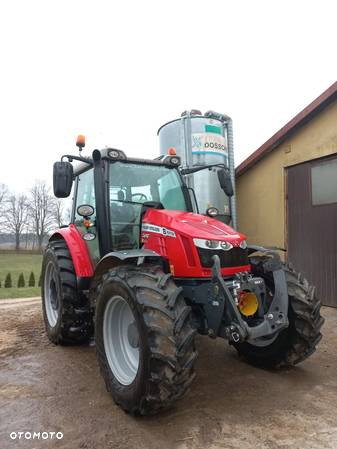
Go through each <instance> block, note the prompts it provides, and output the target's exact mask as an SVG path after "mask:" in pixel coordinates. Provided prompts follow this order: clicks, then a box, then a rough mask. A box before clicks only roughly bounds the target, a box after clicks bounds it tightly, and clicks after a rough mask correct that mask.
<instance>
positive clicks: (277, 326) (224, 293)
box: [212, 246, 289, 343]
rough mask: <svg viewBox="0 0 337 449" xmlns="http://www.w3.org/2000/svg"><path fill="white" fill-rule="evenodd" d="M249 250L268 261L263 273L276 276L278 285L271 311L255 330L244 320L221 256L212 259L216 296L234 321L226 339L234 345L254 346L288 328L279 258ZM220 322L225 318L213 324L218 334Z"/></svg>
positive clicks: (255, 248)
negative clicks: (221, 266)
mask: <svg viewBox="0 0 337 449" xmlns="http://www.w3.org/2000/svg"><path fill="white" fill-rule="evenodd" d="M249 249H251V253H253V252H261V253H263V254H264V255H265V256H267V257H268V258H267V260H266V261H265V262H264V269H265V271H269V272H272V273H273V278H274V285H275V291H274V298H273V301H272V303H271V305H270V307H269V310H268V311H267V313H265V314H264V317H263V321H262V322H261V323H260V324H258V325H257V326H253V327H251V326H249V325H248V323H247V322H246V321H245V320H244V319H243V318H242V316H241V313H240V311H239V309H238V307H237V304H236V302H235V299H234V298H233V295H232V294H231V292H230V290H229V288H228V286H227V285H226V283H225V281H224V279H223V278H222V276H221V268H220V259H219V256H217V255H215V256H213V260H214V263H213V267H212V274H213V276H212V284H213V290H214V293H216V294H217V297H218V299H219V302H220V304H221V305H222V306H223V309H225V308H227V310H228V312H229V315H230V316H231V318H232V322H231V324H230V325H229V326H228V327H226V328H225V337H226V338H228V339H229V340H230V341H233V342H235V343H238V342H242V341H248V342H249V343H254V340H256V339H258V338H261V337H268V336H271V335H273V334H275V333H276V332H279V331H280V330H281V329H283V328H285V327H288V325H289V322H288V289H287V283H286V278H285V273H284V270H283V267H282V262H281V259H280V256H279V254H278V253H277V252H276V251H274V250H270V249H267V248H263V247H259V246H252V247H249ZM221 320H222V316H220V317H219V321H218V322H217V323H214V324H216V326H217V329H214V330H215V331H218V329H219V326H220V324H221ZM216 326H215V327H216Z"/></svg>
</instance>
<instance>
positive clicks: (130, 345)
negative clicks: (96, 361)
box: [103, 296, 139, 385]
mask: <svg viewBox="0 0 337 449" xmlns="http://www.w3.org/2000/svg"><path fill="white" fill-rule="evenodd" d="M103 342H104V349H105V354H106V357H107V360H108V363H109V366H110V369H111V371H112V373H113V375H114V376H115V377H116V379H117V380H118V382H119V383H121V384H122V385H130V384H131V383H132V382H133V381H134V380H135V378H136V375H137V372H138V367H139V333H138V329H137V325H136V323H135V318H134V315H133V313H132V310H131V308H130V306H129V304H128V303H127V302H126V300H125V299H124V298H122V297H121V296H113V297H112V298H110V299H109V301H108V303H107V305H106V308H105V311H104V318H103Z"/></svg>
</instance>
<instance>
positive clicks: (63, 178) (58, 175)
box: [53, 162, 74, 198]
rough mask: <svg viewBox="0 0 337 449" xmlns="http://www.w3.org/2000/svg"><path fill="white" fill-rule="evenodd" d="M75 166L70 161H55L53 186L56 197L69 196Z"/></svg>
mask: <svg viewBox="0 0 337 449" xmlns="http://www.w3.org/2000/svg"><path fill="white" fill-rule="evenodd" d="M73 175H74V173H73V166H72V165H71V163H70V162H55V163H54V167H53V188H54V195H55V196H56V198H67V197H68V196H69V195H70V192H71V187H72V185H73Z"/></svg>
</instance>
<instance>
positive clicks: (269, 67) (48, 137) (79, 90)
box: [0, 0, 337, 192]
mask: <svg viewBox="0 0 337 449" xmlns="http://www.w3.org/2000/svg"><path fill="white" fill-rule="evenodd" d="M335 5H337V4H336V2H335V1H328V0H320V1H319V2H317V1H311V0H307V1H300V0H297V1H295V0H292V1H288V0H282V1H278V0H273V1H271V0H269V1H264V0H255V1H252V0H251V1H248V0H247V1H244V0H236V1H228V0H207V1H206V0H203V1H200V0H166V1H164V0H142V1H139V0H138V1H128V0H118V1H114V0H109V1H103V0H95V1H87V0H81V1H77V0H66V1H64V0H58V1H57V2H56V1H53V2H52V1H48V0H43V1H38V0H30V1H29V2H28V1H26V0H24V1H23V0H12V1H10V2H5V1H3V2H1V3H0V42H1V44H0V55H1V59H0V152H1V153H0V154H1V162H0V183H5V184H7V185H8V186H9V188H10V189H11V190H13V191H16V192H21V191H23V190H25V189H28V188H29V187H30V186H31V185H32V184H33V183H34V182H35V180H38V179H40V180H41V179H42V180H43V179H45V180H46V181H47V182H48V183H50V184H51V182H52V165H53V162H54V161H56V160H59V159H60V157H61V155H62V154H65V153H69V152H73V154H77V149H76V146H75V142H76V137H77V135H78V134H84V135H85V136H86V142H87V144H86V148H85V152H84V154H87V155H89V154H91V152H92V150H93V149H95V148H103V147H104V146H106V145H108V146H111V147H115V148H120V149H122V150H124V151H125V152H126V154H127V155H129V156H134V157H137V156H138V157H143V158H154V157H156V156H157V155H158V153H159V142H158V138H157V135H156V134H157V129H158V128H159V127H160V126H161V125H162V124H164V123H165V122H167V121H169V120H172V119H174V118H178V117H179V116H180V113H181V112H182V111H184V110H187V109H192V108H195V109H199V110H201V111H203V112H205V111H207V110H209V109H212V110H215V111H219V112H223V113H225V114H227V115H229V116H231V117H232V119H233V125H234V144H235V158H236V163H237V164H238V163H240V162H241V161H242V160H244V159H245V158H246V157H247V156H249V154H250V153H252V152H253V151H254V150H256V149H257V148H258V147H259V146H260V145H262V144H263V143H264V142H265V141H266V140H267V139H268V138H269V137H271V135H273V134H274V133H275V132H276V131H277V130H278V129H279V128H281V127H282V126H283V125H284V124H285V123H286V122H288V121H289V120H290V119H291V118H292V117H293V116H294V115H296V114H297V113H298V112H299V111H300V110H302V109H303V108H304V107H306V106H307V105H308V104H309V103H310V102H311V101H313V100H314V99H315V98H316V97H317V96H318V95H320V94H321V93H322V92H323V91H324V90H325V89H327V88H328V87H329V86H330V85H331V84H332V83H333V82H335V81H336V79H337V58H336V44H337V32H336V17H337V15H336V12H337V6H335Z"/></svg>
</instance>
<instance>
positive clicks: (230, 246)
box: [220, 242, 233, 251]
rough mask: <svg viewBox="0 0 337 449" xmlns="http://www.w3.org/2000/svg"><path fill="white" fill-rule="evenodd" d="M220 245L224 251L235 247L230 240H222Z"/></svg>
mask: <svg viewBox="0 0 337 449" xmlns="http://www.w3.org/2000/svg"><path fill="white" fill-rule="evenodd" d="M220 246H221V249H223V250H224V251H229V250H230V249H232V248H233V245H231V244H230V243H229V242H220Z"/></svg>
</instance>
